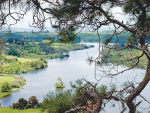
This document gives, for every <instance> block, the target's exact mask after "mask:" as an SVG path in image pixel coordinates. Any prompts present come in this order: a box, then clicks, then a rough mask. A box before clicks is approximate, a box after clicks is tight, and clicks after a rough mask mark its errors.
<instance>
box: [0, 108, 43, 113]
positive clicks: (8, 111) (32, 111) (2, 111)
mask: <svg viewBox="0 0 150 113" xmlns="http://www.w3.org/2000/svg"><path fill="white" fill-rule="evenodd" d="M41 110H42V108H29V109H24V110H19V109H13V108H7V107H0V113H40V111H41Z"/></svg>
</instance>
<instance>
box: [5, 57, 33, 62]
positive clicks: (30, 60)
mask: <svg viewBox="0 0 150 113" xmlns="http://www.w3.org/2000/svg"><path fill="white" fill-rule="evenodd" d="M6 58H8V59H13V58H17V59H18V61H19V62H21V63H25V62H28V61H29V62H32V61H35V60H36V58H34V59H29V58H19V57H17V56H8V55H7V56H6Z"/></svg>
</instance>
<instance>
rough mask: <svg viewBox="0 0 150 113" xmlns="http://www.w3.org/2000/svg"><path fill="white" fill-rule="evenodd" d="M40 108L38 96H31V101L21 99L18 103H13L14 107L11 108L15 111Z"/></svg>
mask: <svg viewBox="0 0 150 113" xmlns="http://www.w3.org/2000/svg"><path fill="white" fill-rule="evenodd" d="M38 106H39V103H38V100H37V98H36V96H31V98H29V101H27V100H25V99H23V98H20V99H19V100H18V102H17V103H13V104H12V106H10V107H12V108H15V109H28V108H32V107H38Z"/></svg>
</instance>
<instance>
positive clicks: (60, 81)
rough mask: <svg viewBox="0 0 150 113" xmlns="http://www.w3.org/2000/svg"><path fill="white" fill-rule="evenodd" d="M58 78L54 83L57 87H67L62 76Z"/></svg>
mask: <svg viewBox="0 0 150 113" xmlns="http://www.w3.org/2000/svg"><path fill="white" fill-rule="evenodd" d="M57 80H58V82H56V83H55V84H54V86H55V87H56V88H65V87H66V86H65V85H64V83H63V81H62V79H61V78H60V77H58V79H57Z"/></svg>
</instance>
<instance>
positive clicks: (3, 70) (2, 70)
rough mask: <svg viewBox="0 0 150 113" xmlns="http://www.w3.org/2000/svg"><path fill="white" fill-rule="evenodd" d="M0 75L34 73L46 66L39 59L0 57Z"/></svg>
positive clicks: (45, 62)
mask: <svg viewBox="0 0 150 113" xmlns="http://www.w3.org/2000/svg"><path fill="white" fill-rule="evenodd" d="M0 60H1V62H0V63H1V65H0V74H17V73H26V72H30V71H35V70H38V69H41V68H44V67H46V66H47V61H46V60H44V59H42V58H41V59H40V58H20V57H17V56H8V55H6V56H2V55H1V56H0Z"/></svg>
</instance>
